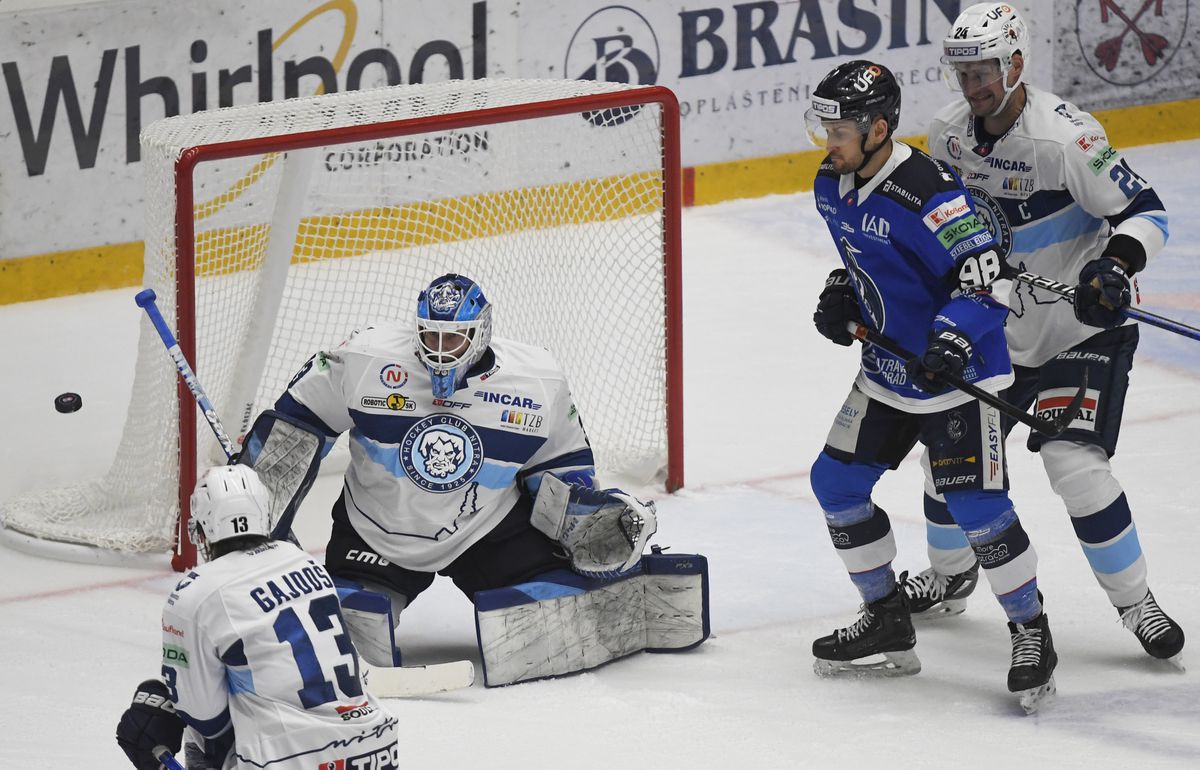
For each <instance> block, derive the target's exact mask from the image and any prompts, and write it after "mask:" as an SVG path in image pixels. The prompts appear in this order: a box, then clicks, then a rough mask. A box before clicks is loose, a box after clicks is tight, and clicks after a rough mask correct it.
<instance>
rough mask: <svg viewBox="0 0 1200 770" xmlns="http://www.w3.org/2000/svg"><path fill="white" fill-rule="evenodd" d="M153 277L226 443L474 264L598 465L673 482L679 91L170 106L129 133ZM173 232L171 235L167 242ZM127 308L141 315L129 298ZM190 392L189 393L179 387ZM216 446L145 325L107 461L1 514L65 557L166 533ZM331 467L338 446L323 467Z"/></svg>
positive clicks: (463, 90)
mask: <svg viewBox="0 0 1200 770" xmlns="http://www.w3.org/2000/svg"><path fill="white" fill-rule="evenodd" d="M142 162H143V164H144V166H145V175H146V201H147V203H146V217H147V219H146V256H145V274H144V279H143V282H144V284H145V285H146V286H147V287H150V288H153V289H154V290H155V292H156V293H157V295H158V304H159V307H160V309H161V310H162V312H163V315H164V316H165V317H166V318H167V319H168V322H169V323H170V321H171V320H172V319H174V321H175V329H176V334H177V336H178V338H179V342H180V347H181V349H182V350H183V352H184V354H185V355H186V356H187V357H188V359H189V360H190V361H191V362H192V364H193V367H194V368H195V370H196V373H197V375H198V377H199V380H200V382H201V383H202V384H203V387H204V388H205V390H206V391H207V393H208V395H209V398H210V399H211V400H212V402H213V403H214V405H215V406H216V407H217V410H218V412H219V413H220V417H221V419H222V422H223V424H224V426H225V429H226V431H227V432H228V433H229V434H230V435H231V436H234V437H238V436H240V435H241V433H242V432H244V431H245V430H246V428H247V427H248V425H249V422H250V421H251V420H252V419H253V417H254V416H255V415H257V414H258V413H259V412H260V411H262V410H263V409H265V408H269V407H270V406H271V405H272V403H273V402H274V400H275V399H276V398H277V397H278V396H279V394H280V393H282V392H283V390H284V388H286V386H287V384H288V381H289V379H290V378H291V376H292V375H293V374H294V373H295V372H296V371H297V370H298V369H299V367H300V366H301V365H302V364H303V363H304V362H305V361H306V360H307V358H308V357H309V356H310V355H312V354H313V353H315V352H316V351H317V350H319V349H328V348H330V347H333V346H336V345H337V344H338V343H339V342H340V341H342V340H343V339H345V337H346V336H348V334H349V333H350V332H351V331H352V330H353V329H355V328H357V327H359V326H362V325H365V324H367V323H369V322H371V321H375V320H378V319H408V318H412V317H414V314H415V308H416V296H417V293H418V292H419V291H420V290H421V289H422V288H424V287H425V286H426V285H427V284H428V283H429V281H430V280H431V279H432V278H434V277H436V276H438V275H441V274H443V273H447V272H458V273H463V274H465V275H468V276H470V277H472V278H474V279H475V280H476V281H477V282H478V283H479V284H480V285H481V286H482V287H483V290H484V292H485V294H486V295H487V296H488V298H489V299H490V300H491V301H492V302H493V303H494V304H495V306H496V312H495V333H496V334H497V335H499V336H504V337H509V338H513V339H518V340H521V341H525V342H531V343H535V344H539V345H542V346H544V347H547V348H549V349H550V350H551V351H552V352H553V353H554V354H555V356H556V358H557V359H558V360H559V362H560V363H561V364H562V366H563V367H564V369H565V370H566V372H567V376H568V378H569V381H570V383H571V387H572V393H573V395H574V397H575V401H576V404H577V405H578V406H579V409H580V412H581V414H582V416H583V418H584V422H585V425H586V427H587V430H588V434H589V437H590V439H591V441H592V445H593V450H594V453H595V456H596V462H597V468H598V471H599V472H600V473H601V474H602V475H605V474H607V475H611V476H614V477H622V476H627V475H628V474H637V475H638V476H639V478H638V481H639V482H642V483H645V482H649V481H651V480H652V477H654V476H655V475H657V476H658V477H659V478H661V479H662V480H663V481H665V483H666V485H667V487H668V488H669V489H673V488H676V487H679V486H681V485H682V480H683V479H682V467H683V457H682V425H681V411H680V407H681V393H680V390H679V387H680V384H681V381H682V380H681V369H680V363H681V360H680V350H679V341H680V336H679V324H680V306H679V302H680V298H679V289H680V276H679V190H680V184H679V175H678V169H679V150H678V107H677V104H676V102H675V100H674V97H673V95H672V94H671V93H670V91H668V90H666V89H663V88H657V87H653V88H636V87H630V86H625V85H622V84H616V83H596V82H590V81H551V80H546V81H537V80H525V81H522V80H476V81H451V82H446V83H438V84H426V85H412V86H395V87H390V88H381V89H376V90H370V91H356V92H346V93H338V94H330V95H322V96H315V97H309V98H302V99H289V100H286V101H282V102H273V103H265V104H257V105H251V106H245V107H233V108H227V109H221V110H214V111H209V112H201V113H196V114H193V115H189V116H183V117H177V118H170V119H167V120H163V121H159V122H157V123H155V124H154V125H152V126H150V127H149V128H148V129H147V130H146V131H145V132H144V133H143V135H142ZM177 244H178V246H177ZM130 312H139V311H137V309H136V307H135V306H134V304H133V303H132V302H130ZM181 404H182V407H183V408H182V409H181V408H180V405H181ZM217 462H224V454H223V453H222V451H221V448H220V446H219V444H218V443H217V442H216V440H215V439H214V437H213V436H212V434H211V432H210V431H209V430H208V428H207V426H206V424H205V422H204V420H203V419H202V417H200V416H199V415H198V410H197V408H196V405H195V402H194V401H193V399H192V397H191V395H190V394H189V393H188V391H187V390H186V389H184V388H183V387H182V385H181V384H180V383H179V382H178V378H177V376H176V372H175V368H174V366H173V364H172V363H171V361H170V360H169V358H168V357H167V355H166V353H165V351H164V348H163V345H162V342H161V341H160V339H159V337H158V335H157V334H156V333H155V331H154V330H153V328H152V327H151V325H150V324H149V322H148V321H147V320H146V319H143V322H142V327H141V332H140V338H139V342H138V352H137V364H136V371H135V376H134V385H133V393H132V396H131V402H130V407H129V411H128V415H127V418H126V423H125V428H124V431H123V434H122V436H121V439H120V443H119V446H118V448H117V452H116V456H115V459H114V462H113V464H112V466H111V468H110V470H109V472H108V473H107V475H106V476H104V477H103V478H101V479H99V480H95V481H90V482H85V483H83V484H78V485H74V486H71V487H64V488H59V489H52V490H49V491H43V492H38V493H35V494H32V495H26V496H24V497H21V498H19V499H17V500H14V501H11V502H9V503H7V504H6V505H4V506H3V507H2V508H0V522H2V523H3V525H4V527H5V528H6V529H8V530H11V531H13V532H16V533H19V535H20V536H21V538H20V539H22V540H26V541H28V540H33V541H36V542H38V543H55V544H64V543H65V544H77V545H78V546H84V547H85V553H84V555H82V556H81V555H80V554H79V553H76V552H75V551H76V549H75V548H74V547H65V548H63V549H61V552H55V550H54V549H42V550H50V551H51V555H55V556H59V557H61V558H68V559H70V558H81V559H84V560H100V561H117V562H120V561H122V559H120V558H118V559H97V558H95V556H94V554H93V553H92V552H94V551H96V550H97V549H101V550H104V551H106V552H108V553H113V552H115V553H116V554H118V555H119V554H129V553H136V552H159V553H161V552H165V551H168V550H170V549H173V548H176V546H177V540H179V541H182V542H179V543H178V551H177V552H176V555H175V557H174V564H175V566H176V568H177V569H178V568H185V567H187V566H190V564H191V563H194V554H193V553H192V552H191V550H190V544H189V543H187V542H186V537H183V538H177V534H178V532H180V531H186V530H181V529H180V526H181V521H180V512H181V511H183V512H184V515H185V516H186V508H187V499H188V496H189V495H190V492H191V489H192V487H193V485H194V483H195V478H196V472H197V470H198V469H199V468H202V467H204V466H206V465H209V464H212V463H217ZM334 464H336V461H335V463H334Z"/></svg>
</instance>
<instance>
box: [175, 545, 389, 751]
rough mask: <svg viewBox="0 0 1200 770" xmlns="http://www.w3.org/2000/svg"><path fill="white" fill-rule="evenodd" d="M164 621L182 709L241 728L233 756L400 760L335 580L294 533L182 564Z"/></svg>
mask: <svg viewBox="0 0 1200 770" xmlns="http://www.w3.org/2000/svg"><path fill="white" fill-rule="evenodd" d="M162 632H163V669H162V671H163V677H164V679H165V680H166V682H167V688H168V690H169V692H170V695H171V699H172V700H173V701H174V702H175V705H176V709H177V711H178V713H179V714H180V716H181V717H183V719H184V721H185V722H186V723H187V724H188V725H189V726H191V727H193V728H194V729H196V730H198V731H199V732H200V733H201V734H203V735H205V736H207V737H209V738H213V737H217V736H227V735H228V732H227V731H228V730H229V729H230V728H232V729H233V737H234V743H233V750H232V751H231V752H230V753H229V755H228V758H227V761H226V763H225V765H224V766H225V767H226V768H231V767H238V768H241V767H246V768H268V770H292V769H295V770H299V769H300V768H304V769H305V770H311V769H312V768H316V767H326V766H328V767H333V766H343V765H344V766H345V767H347V768H350V767H358V766H360V764H356V763H355V760H356V759H357V760H358V761H359V763H362V762H366V764H362V766H365V767H398V766H399V764H398V762H397V761H396V756H395V755H396V751H397V749H396V718H395V717H394V716H392V714H391V713H389V712H388V710H387V709H386V708H384V707H383V705H381V704H380V703H379V702H378V701H377V700H376V699H375V698H374V696H372V695H371V694H370V693H368V692H365V691H364V690H363V687H362V681H361V679H360V678H359V666H358V658H357V656H356V655H355V652H354V647H353V645H352V644H351V643H350V637H349V635H348V632H347V631H346V629H345V627H344V625H343V622H342V616H341V611H340V608H339V605H338V598H337V592H336V591H335V590H334V587H333V581H332V580H331V579H330V577H329V575H328V573H326V571H325V568H324V567H322V566H321V565H320V564H318V563H317V562H316V561H314V560H313V559H312V557H311V556H309V555H308V554H307V553H305V552H304V551H302V550H300V549H299V548H297V547H296V546H294V545H292V544H291V543H288V542H278V541H276V542H270V543H267V544H264V545H262V546H259V547H257V548H254V549H252V550H249V551H234V552H231V553H228V554H225V555H224V556H222V557H220V558H218V559H215V560H214V561H211V562H209V563H207V564H201V565H199V566H197V567H195V568H193V569H192V570H190V571H189V572H187V573H185V574H183V575H181V576H180V577H179V580H178V582H177V583H176V585H175V589H174V590H173V591H172V592H171V595H170V596H169V597H168V599H167V602H166V605H165V606H164V607H163V614H162ZM364 758H365V759H364ZM372 758H379V759H380V760H387V761H381V762H377V763H375V764H372V763H371V760H372ZM339 761H341V763H342V764H341V765H339V764H338V762H339Z"/></svg>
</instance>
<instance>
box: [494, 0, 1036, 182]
mask: <svg viewBox="0 0 1200 770" xmlns="http://www.w3.org/2000/svg"><path fill="white" fill-rule="evenodd" d="M545 5H546V4H540V5H537V4H535V5H530V4H520V5H517V6H516V12H517V14H518V19H519V25H520V35H521V37H522V39H523V40H524V39H529V40H537V41H539V44H538V45H529V46H521V47H520V49H519V51H520V52H519V54H518V56H519V60H518V62H517V72H518V74H519V75H520V76H522V77H564V76H565V77H573V78H581V77H582V78H594V79H617V80H621V81H623V82H638V83H657V84H659V85H665V86H667V87H669V88H671V89H672V90H673V91H675V94H676V95H677V96H678V97H679V102H680V113H681V116H682V121H683V143H684V144H683V162H684V165H685V166H694V165H700V164H705V163H717V162H723V161H732V160H740V159H743V158H751V157H763V156H770V155H778V154H782V153H789V152H799V151H803V150H806V149H813V148H811V147H809V146H808V144H807V140H806V138H805V134H804V111H805V110H806V109H807V108H808V96H809V93H810V91H811V90H812V89H813V88H815V87H816V85H817V84H818V83H819V82H820V80H821V78H822V77H823V76H824V75H825V73H827V72H828V71H829V70H830V69H832V68H833V67H835V66H837V65H838V64H841V63H842V62H845V61H850V60H852V59H869V60H871V61H874V62H877V63H880V64H883V65H885V66H887V67H888V68H889V69H891V70H892V72H894V73H895V75H896V77H897V79H898V80H899V81H900V83H901V87H902V89H903V99H904V105H903V108H902V110H901V118H900V129H899V134H900V135H901V136H905V135H916V134H924V133H925V130H926V125H927V123H928V121H929V119H930V118H931V117H932V116H933V113H934V112H935V111H937V109H938V108H940V107H941V106H942V105H944V104H946V103H947V102H948V101H950V100H951V99H953V98H960V97H957V96H956V95H955V94H953V93H952V92H951V91H950V90H949V88H948V87H947V86H946V84H945V82H943V80H942V75H941V68H940V64H939V60H940V58H941V55H942V52H941V42H942V39H943V38H944V37H945V36H946V35H947V34H948V33H949V28H950V23H951V22H952V21H953V20H954V19H955V18H956V17H957V16H958V13H959V11H960V8H965V7H966V6H968V5H970V3H969V2H961V3H960V2H954V1H953V0H951V1H950V2H945V1H942V2H937V1H936V0H893V1H892V2H871V0H798V1H792V2H776V1H775V0H762V1H761V2H743V3H736V2H718V1H717V0H707V2H706V1H705V0H699V1H698V2H697V1H693V2H689V3H684V4H682V5H679V4H674V3H663V2H661V1H659V0H624V1H623V2H621V3H620V4H616V3H611V2H605V0H592V1H591V2H586V3H584V2H579V3H556V4H554V7H545ZM1012 5H1013V6H1014V7H1016V8H1017V9H1018V10H1020V11H1022V12H1023V13H1024V14H1025V17H1026V20H1027V22H1028V25H1029V27H1030V29H1031V31H1032V32H1033V36H1034V40H1033V46H1034V53H1033V55H1032V56H1031V57H1030V64H1029V67H1030V72H1031V80H1032V82H1034V83H1037V84H1038V85H1043V86H1045V87H1047V88H1049V87H1050V83H1051V72H1052V63H1053V62H1052V56H1051V51H1052V50H1053V49H1052V44H1051V34H1052V30H1053V23H1052V22H1053V5H1052V4H1051V3H1044V2H1043V3H1038V2H1028V1H1027V2H1017V3H1012ZM564 32H565V33H566V36H565V37H564Z"/></svg>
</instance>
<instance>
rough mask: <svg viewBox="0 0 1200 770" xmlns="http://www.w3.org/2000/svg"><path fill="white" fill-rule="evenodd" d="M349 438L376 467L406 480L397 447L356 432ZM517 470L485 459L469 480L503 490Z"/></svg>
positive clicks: (517, 468) (510, 465)
mask: <svg viewBox="0 0 1200 770" xmlns="http://www.w3.org/2000/svg"><path fill="white" fill-rule="evenodd" d="M350 438H351V440H352V441H354V442H355V443H356V444H358V445H359V446H360V447H362V450H363V452H365V453H366V455H367V457H368V458H370V460H371V461H372V462H374V463H375V464H376V465H378V466H380V467H381V468H383V469H384V470H386V471H387V472H388V473H390V474H392V475H393V476H395V477H396V478H400V479H403V478H408V474H407V473H405V472H404V467H403V465H402V464H401V463H400V447H399V446H398V445H396V444H379V443H377V442H375V441H372V440H371V439H369V438H367V437H365V436H363V435H362V434H360V433H358V432H357V431H353V432H351V434H350ZM518 470H520V466H519V465H514V464H511V463H502V462H493V461H492V460H490V459H485V460H484V461H483V466H482V467H481V468H480V469H479V472H478V473H477V474H475V478H473V479H471V480H472V481H474V482H476V483H478V484H479V485H480V486H483V487H487V488H488V489H505V488H507V487H509V486H511V485H512V483H513V481H514V480H515V479H516V478H517V471H518Z"/></svg>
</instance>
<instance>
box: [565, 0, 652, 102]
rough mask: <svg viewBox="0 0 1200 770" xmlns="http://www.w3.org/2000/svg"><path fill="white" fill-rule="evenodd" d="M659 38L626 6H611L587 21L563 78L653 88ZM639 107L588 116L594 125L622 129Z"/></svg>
mask: <svg viewBox="0 0 1200 770" xmlns="http://www.w3.org/2000/svg"><path fill="white" fill-rule="evenodd" d="M658 68H659V49H658V38H657V36H655V34H654V29H653V28H652V27H651V26H650V22H648V21H646V17H645V16H643V15H641V14H640V13H638V12H637V11H635V10H633V9H632V8H627V7H625V6H623V5H610V6H607V7H605V8H601V9H600V10H598V11H596V12H595V13H593V14H592V15H591V16H588V17H587V18H586V19H584V21H583V23H582V24H580V25H579V28H578V29H576V30H575V34H574V35H572V36H571V42H570V43H568V44H567V57H566V60H565V61H564V62H563V74H564V75H565V76H566V77H570V78H576V79H578V80H598V81H600V82H603V83H632V84H634V85H639V86H648V85H653V84H654V83H656V82H657V81H658ZM639 110H640V108H639V107H620V108H617V109H612V110H599V111H595V112H589V113H585V114H584V116H585V117H586V118H587V120H588V121H589V122H591V123H593V124H595V125H598V126H600V125H609V126H611V125H619V124H621V123H624V122H625V121H627V120H629V119H631V118H632V117H633V116H634V115H636V114H637V113H638V111H639Z"/></svg>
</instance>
